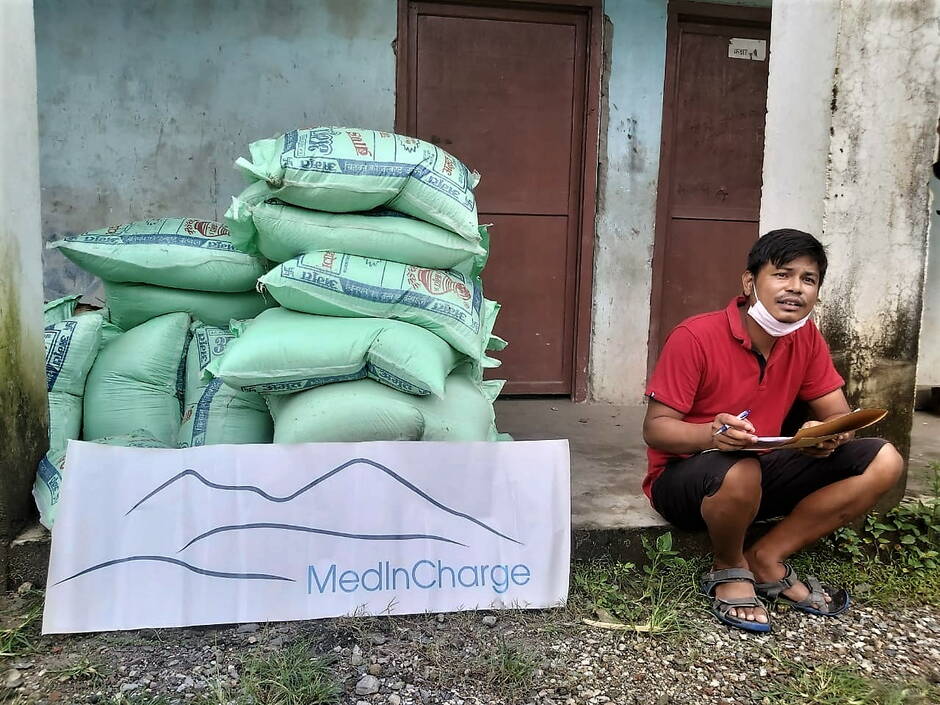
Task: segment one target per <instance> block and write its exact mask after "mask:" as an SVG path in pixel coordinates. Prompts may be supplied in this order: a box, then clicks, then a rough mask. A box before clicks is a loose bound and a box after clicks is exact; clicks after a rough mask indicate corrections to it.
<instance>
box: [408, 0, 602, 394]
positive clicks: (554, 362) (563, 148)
mask: <svg viewBox="0 0 940 705" xmlns="http://www.w3.org/2000/svg"><path fill="white" fill-rule="evenodd" d="M408 7H409V12H410V13H411V17H412V18H411V20H410V22H411V26H412V27H414V31H413V33H412V34H413V36H411V37H409V40H408V41H409V42H410V44H409V51H410V52H411V53H410V56H412V62H413V69H411V72H412V75H411V76H410V77H409V81H410V83H409V85H410V86H411V88H410V98H409V100H411V103H410V105H409V111H408V119H407V125H406V126H405V131H407V132H408V133H409V134H414V135H415V136H417V137H420V138H421V139H425V140H427V141H429V142H432V143H434V144H437V145H440V146H441V147H442V148H443V149H446V150H447V151H449V152H451V153H453V154H454V155H456V156H457V157H458V158H459V159H460V160H461V161H463V162H464V163H465V164H467V165H468V166H469V167H470V168H473V169H476V170H477V171H479V172H480V174H481V175H482V179H481V182H480V185H479V186H478V187H477V188H476V191H475V194H476V198H477V209H478V212H479V214H480V222H481V223H492V224H493V227H492V228H491V230H490V242H491V257H490V263H489V265H488V267H487V269H486V270H485V271H484V272H483V282H484V291H485V293H486V296H487V298H491V299H495V300H497V301H499V303H500V304H501V306H502V310H501V312H500V316H499V319H498V320H497V326H496V333H497V334H498V335H500V336H501V337H503V338H505V339H506V340H508V341H509V348H507V349H506V350H505V351H504V352H501V353H497V354H496V355H495V356H496V357H499V358H500V359H501V360H502V361H503V366H502V367H500V368H498V369H497V370H493V371H491V372H490V373H488V377H492V378H503V379H507V380H509V382H508V383H507V385H506V387H505V390H504V392H505V393H510V394H570V393H571V392H572V391H573V376H574V364H573V358H574V350H575V328H576V326H575V318H576V316H575V313H576V301H577V294H578V289H577V285H578V268H579V262H578V252H579V248H578V246H579V241H580V224H581V212H580V208H581V205H580V204H581V198H582V194H581V171H582V150H583V147H582V140H583V135H584V123H585V120H586V114H585V100H586V92H585V90H586V78H585V75H586V71H587V39H588V36H587V28H588V25H587V14H586V13H583V12H561V11H555V10H546V9H540V8H523V7H519V6H517V5H516V4H515V3H506V4H505V6H503V7H480V6H473V5H467V4H448V3H426V2H415V1H413V2H409V4H408Z"/></svg>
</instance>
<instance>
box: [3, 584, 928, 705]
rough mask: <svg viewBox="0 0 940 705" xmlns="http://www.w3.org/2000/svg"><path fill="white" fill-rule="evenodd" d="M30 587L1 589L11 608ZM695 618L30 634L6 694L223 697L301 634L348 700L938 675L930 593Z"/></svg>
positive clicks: (370, 622)
mask: <svg viewBox="0 0 940 705" xmlns="http://www.w3.org/2000/svg"><path fill="white" fill-rule="evenodd" d="M25 599H26V598H24V597H22V596H19V595H8V596H6V597H5V598H4V600H3V605H2V606H3V612H4V614H5V615H6V618H7V623H8V624H9V619H10V617H11V616H12V615H15V614H21V613H22V612H23V609H24V602H25ZM689 622H690V623H689V626H688V627H687V628H685V629H683V630H682V631H681V632H678V633H674V634H667V635H656V636H650V635H645V634H636V633H632V632H631V633H627V632H622V631H610V630H605V629H599V628H596V627H590V626H587V625H585V624H583V623H582V622H581V619H580V616H579V615H577V614H575V613H574V611H573V610H550V611H539V612H524V611H513V612H500V613H463V614H447V615H418V616H410V617H369V618H341V619H333V620H318V621H310V622H290V623H272V624H266V625H258V624H247V625H225V626H217V627H202V628H193V629H167V630H142V631H134V632H111V633H101V634H93V635H77V636H68V637H58V636H56V637H52V636H50V637H39V636H37V635H34V636H33V637H32V646H33V649H34V650H33V652H32V653H27V654H25V655H20V656H17V657H11V658H6V659H5V664H4V669H5V670H6V673H5V675H4V676H3V678H4V680H5V685H3V684H0V691H2V693H0V698H2V697H6V698H8V699H9V700H10V701H12V702H22V703H99V702H100V703H104V702H130V703H140V704H144V703H151V702H155V703H160V702H164V703H173V702H179V703H188V702H193V703H194V705H195V704H196V703H198V704H199V705H203V704H204V703H222V702H226V701H227V700H229V699H230V698H227V697H224V696H219V695H218V693H219V691H221V692H223V693H235V692H237V691H238V689H239V687H240V680H241V679H242V678H243V677H244V663H245V661H246V659H251V658H258V657H264V656H265V655H270V654H273V653H275V652H277V651H278V650H284V649H289V648H290V647H291V645H292V644H296V643H298V642H300V643H305V644H309V649H310V653H312V654H315V655H324V656H328V657H329V658H331V659H332V660H333V663H332V666H331V669H332V672H333V674H334V677H335V679H336V681H338V682H339V683H340V684H341V687H342V689H343V692H344V694H343V695H342V696H341V697H340V702H342V703H350V704H353V705H378V704H384V703H389V705H407V704H411V703H414V704H418V703H421V704H427V703H442V704H444V703H446V704H455V705H457V704H466V705H470V704H472V703H480V704H484V703H485V704H487V705H490V704H496V703H533V704H539V705H552V704H555V705H562V704H565V705H571V704H575V703H577V704H580V703H588V704H591V705H594V704H600V703H624V704H638V705H684V704H686V703H688V704H689V705H692V704H694V705H711V704H712V703H714V704H719V703H720V704H724V703H771V702H778V700H777V699H776V698H770V697H764V696H762V695H761V694H760V693H762V692H764V691H767V690H772V688H773V686H774V684H775V683H776V684H780V683H785V682H787V678H788V673H789V674H790V676H792V666H791V667H790V670H789V671H788V666H787V665H786V662H787V661H792V662H796V663H797V664H804V665H811V664H820V665H828V666H839V665H843V666H849V667H851V668H853V669H855V670H857V671H858V672H859V673H860V674H862V675H865V676H868V677H870V678H872V679H874V680H879V681H889V682H904V683H910V682H914V681H920V682H928V683H938V682H940V616H938V614H937V611H936V610H935V609H931V608H902V609H898V610H897V611H893V612H891V611H884V610H881V609H876V608H874V607H870V606H864V605H863V606H857V607H854V608H853V609H852V610H850V611H849V612H848V613H847V614H846V615H843V616H842V617H839V618H837V619H823V618H816V617H810V616H806V615H801V614H798V613H796V612H793V611H791V610H787V609H785V608H782V609H780V610H778V611H776V612H775V613H774V632H773V634H771V635H765V636H754V635H749V634H745V633H743V632H738V631H732V630H729V629H728V628H726V627H723V626H720V625H718V624H717V623H715V622H714V621H713V620H711V619H710V618H709V617H708V616H707V615H706V614H699V613H696V614H693V615H691V617H690V620H689ZM938 692H940V691H938ZM159 696H162V697H163V700H162V701H161V700H160V699H159ZM827 702H828V701H827ZM918 702H929V701H924V700H921V701H918Z"/></svg>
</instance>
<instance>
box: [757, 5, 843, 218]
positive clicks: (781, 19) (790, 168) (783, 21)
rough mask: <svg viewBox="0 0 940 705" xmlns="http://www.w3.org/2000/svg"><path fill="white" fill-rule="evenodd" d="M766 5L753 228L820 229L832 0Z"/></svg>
mask: <svg viewBox="0 0 940 705" xmlns="http://www.w3.org/2000/svg"><path fill="white" fill-rule="evenodd" d="M773 13H774V16H773V22H771V26H770V46H771V59H770V75H769V77H768V79H767V122H766V127H765V131H764V135H765V137H764V168H763V182H764V185H763V189H762V193H761V212H760V232H761V233H766V232H769V231H771V230H775V229H776V228H797V229H799V230H805V231H806V232H810V233H813V234H815V235H816V236H819V235H820V233H821V232H822V224H823V212H824V203H825V199H824V194H825V193H826V174H827V163H828V161H829V127H830V125H831V124H832V108H831V104H832V79H833V75H834V73H835V67H836V35H837V33H838V29H839V0H777V2H776V3H775V4H774V8H773ZM810 76H812V77H813V79H812V80H807V77H810Z"/></svg>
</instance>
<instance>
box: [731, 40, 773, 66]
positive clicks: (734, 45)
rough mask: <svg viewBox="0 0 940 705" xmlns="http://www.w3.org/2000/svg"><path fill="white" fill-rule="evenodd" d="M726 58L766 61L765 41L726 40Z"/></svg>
mask: <svg viewBox="0 0 940 705" xmlns="http://www.w3.org/2000/svg"><path fill="white" fill-rule="evenodd" d="M728 56H729V57H731V58H732V59H750V60H751V61H766V60H767V40H765V39H741V38H740V37H733V38H732V39H729V40H728Z"/></svg>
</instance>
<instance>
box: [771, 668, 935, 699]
mask: <svg viewBox="0 0 940 705" xmlns="http://www.w3.org/2000/svg"><path fill="white" fill-rule="evenodd" d="M780 664H781V666H783V668H784V671H785V675H784V676H783V677H782V678H781V679H779V681H778V682H776V683H774V684H773V685H772V686H771V687H770V688H768V689H765V690H762V691H760V692H759V693H758V695H757V702H764V703H773V705H934V704H935V703H938V702H940V688H938V687H937V686H936V685H932V684H930V683H926V682H919V683H891V682H883V681H877V680H874V679H871V678H867V677H865V676H863V675H861V674H859V673H858V672H857V671H855V670H854V669H852V668H850V667H848V666H833V665H827V664H815V665H807V664H802V663H796V662H792V661H782V660H781V661H780Z"/></svg>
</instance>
